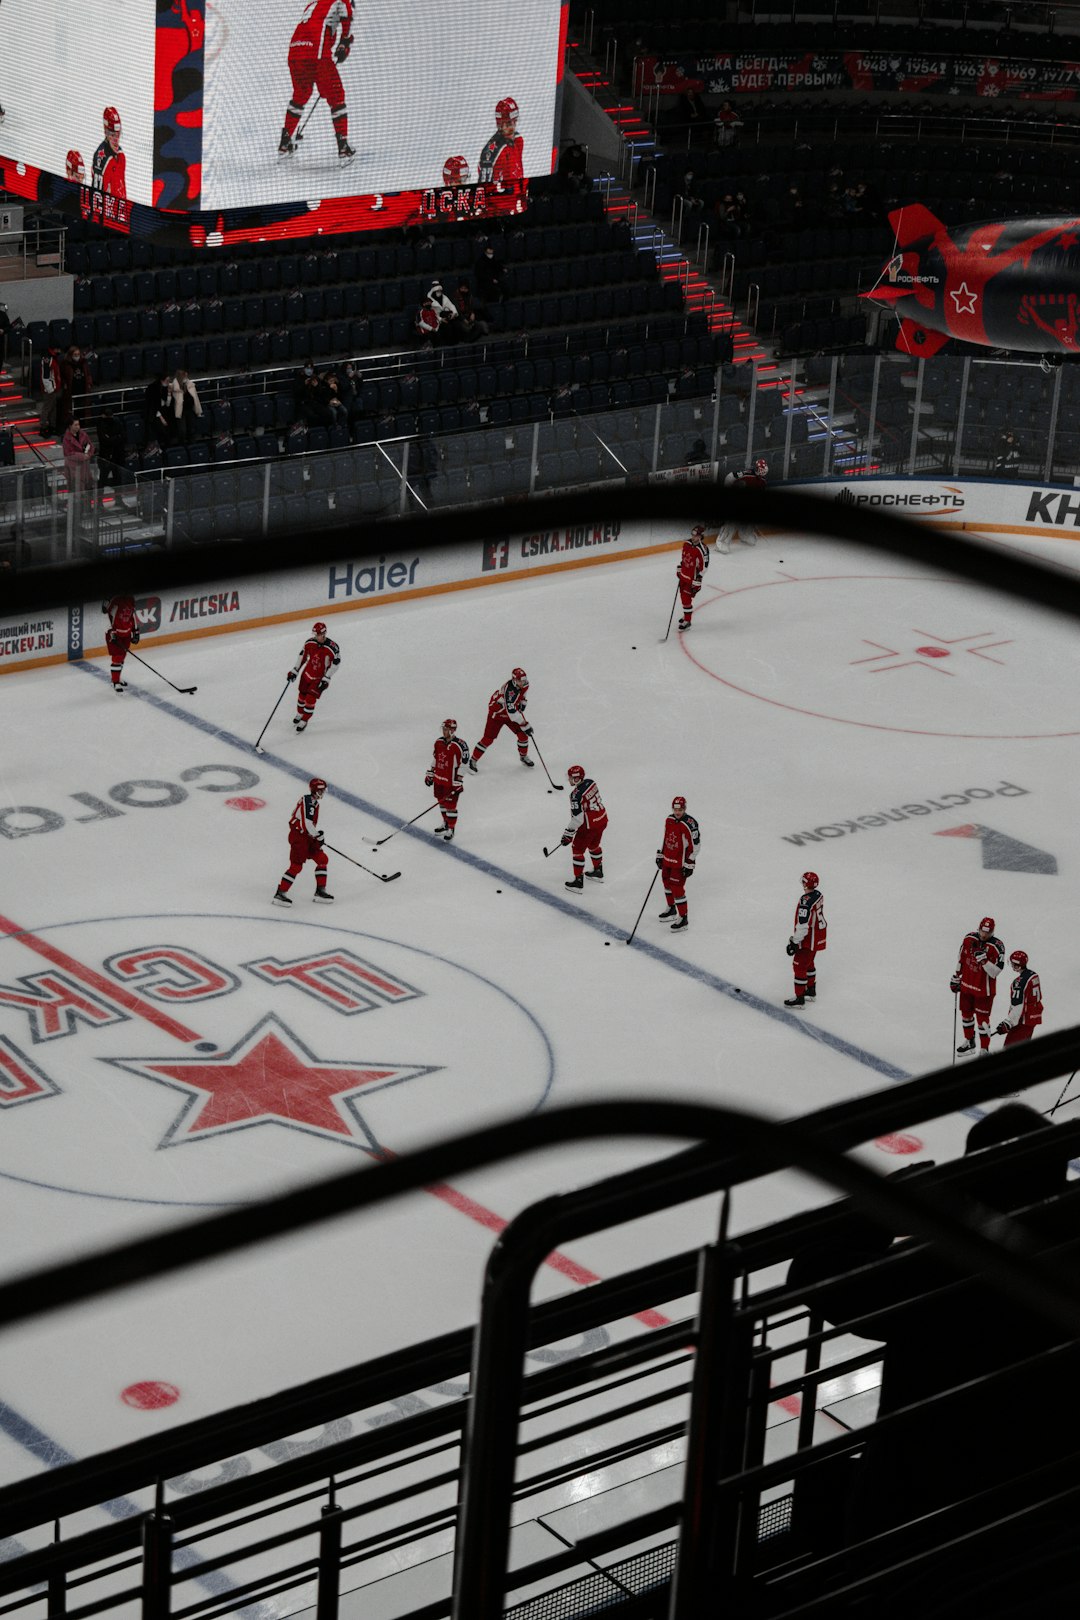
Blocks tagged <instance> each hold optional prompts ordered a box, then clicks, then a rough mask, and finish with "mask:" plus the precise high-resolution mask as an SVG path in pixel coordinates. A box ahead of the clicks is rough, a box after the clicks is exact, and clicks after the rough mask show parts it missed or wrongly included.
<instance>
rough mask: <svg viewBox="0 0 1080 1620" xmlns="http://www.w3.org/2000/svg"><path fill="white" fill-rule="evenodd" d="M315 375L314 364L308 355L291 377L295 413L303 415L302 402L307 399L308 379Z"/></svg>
mask: <svg viewBox="0 0 1080 1620" xmlns="http://www.w3.org/2000/svg"><path fill="white" fill-rule="evenodd" d="M314 375H315V362H314V360H313V359H312V358H311V356H310V354H309V355H308V356H307V358H306V359H305V361H304V363H303V365H301V366H299V367H298V368H297V370H296V372H295V374H294V376H293V404H294V406H295V407H296V410H297V413H298V414H299V415H303V411H304V402H305V400H306V398H307V385H308V378H309V377H314Z"/></svg>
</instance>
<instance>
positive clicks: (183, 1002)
mask: <svg viewBox="0 0 1080 1620" xmlns="http://www.w3.org/2000/svg"><path fill="white" fill-rule="evenodd" d="M38 947H40V948H38ZM43 952H47V953H48V954H47V955H44V954H43ZM50 964H51V969H50V973H49V976H48V980H47V982H45V981H44V980H43V982H42V983H41V984H40V985H38V984H36V983H35V975H40V974H41V972H42V969H44V968H46V967H48V966H49V965H50ZM57 973H59V974H61V975H62V978H54V975H55V974H57ZM20 980H21V981H23V982H22V983H21V984H20ZM16 985H18V986H19V988H18V990H17V991H16V990H15V989H13V988H10V987H13V986H16ZM28 992H29V993H28ZM464 1022H467V1023H468V1024H469V1025H470V1026H472V1025H476V1026H477V1027H482V1028H483V1029H484V1031H485V1040H484V1042H483V1043H482V1046H481V1047H476V1046H472V1045H469V1044H468V1043H464V1044H463V1043H462V1042H460V1041H458V1040H455V1039H452V1038H449V1037H448V1032H450V1031H454V1030H456V1029H460V1028H461V1027H462V1024H463V1023H464ZM0 1037H2V1040H0V1063H2V1064H3V1065H4V1067H3V1068H2V1069H0V1076H2V1077H3V1078H5V1080H6V1082H7V1083H5V1085H4V1087H3V1088H2V1089H0V1120H2V1125H3V1129H2V1131H0V1177H2V1178H4V1179H10V1180H12V1181H15V1182H17V1183H23V1184H29V1185H33V1186H38V1187H43V1188H47V1189H49V1190H52V1191H58V1192H66V1193H71V1194H77V1195H81V1196H83V1197H89V1198H97V1199H102V1200H106V1201H110V1202H112V1201H116V1202H120V1203H149V1204H159V1205H174V1206H179V1207H188V1208H199V1207H214V1206H221V1205H223V1204H234V1203H237V1202H245V1201H249V1200H252V1199H258V1198H260V1197H263V1196H265V1193H266V1189H267V1187H268V1186H271V1185H273V1186H276V1187H283V1186H286V1185H290V1184H297V1183H300V1182H307V1181H312V1180H317V1179H319V1178H321V1177H326V1176H331V1175H333V1174H335V1173H336V1172H338V1171H341V1170H345V1169H348V1168H351V1167H353V1166H357V1165H359V1164H360V1163H362V1162H364V1160H365V1159H366V1160H369V1161H373V1162H374V1161H379V1160H381V1159H383V1158H385V1157H386V1156H387V1155H388V1154H400V1153H403V1152H406V1151H408V1150H409V1149H410V1148H413V1147H416V1146H418V1145H419V1144H421V1143H424V1142H430V1141H432V1140H437V1139H439V1138H440V1137H446V1136H449V1135H451V1134H453V1133H455V1132H459V1131H461V1130H463V1129H465V1128H466V1127H472V1128H475V1127H477V1126H480V1125H482V1124H486V1123H489V1122H492V1121H494V1120H495V1119H499V1118H505V1117H506V1116H507V1115H510V1114H523V1113H529V1112H532V1111H535V1110H536V1109H538V1108H540V1107H542V1106H543V1104H544V1101H545V1100H546V1098H547V1095H548V1092H549V1090H550V1087H551V1084H552V1081H553V1078H554V1056H553V1049H552V1045H551V1042H550V1041H549V1040H548V1037H547V1035H546V1033H545V1031H544V1029H543V1027H542V1025H541V1024H540V1023H539V1021H538V1020H537V1019H536V1017H535V1016H534V1015H533V1014H532V1013H531V1012H530V1011H529V1009H528V1008H527V1007H526V1006H525V1005H524V1004H523V1003H522V1002H521V1001H520V1000H519V999H518V998H517V996H516V995H514V994H513V992H512V991H511V990H510V989H509V988H507V987H505V986H503V985H501V984H497V983H495V982H494V981H493V980H491V979H488V978H485V977H484V976H483V975H482V974H480V973H477V972H474V971H473V970H472V969H470V968H466V967H464V966H462V965H460V964H459V963H456V962H454V961H452V960H450V959H449V958H447V957H444V956H440V955H438V954H436V953H435V952H433V951H427V950H423V949H420V948H419V947H416V946H411V945H405V944H402V943H401V942H399V941H397V940H393V939H386V938H381V937H379V936H377V935H372V934H366V933H360V932H358V931H356V930H354V929H348V928H342V927H341V926H340V924H338V923H336V922H335V924H334V925H333V926H330V925H327V924H322V923H315V922H310V923H309V922H306V921H300V920H299V919H296V920H294V919H293V918H292V917H289V918H288V919H278V918H267V917H245V916H234V915H216V914H207V915H201V914H188V915H181V916H175V915H149V916H121V917H107V918H98V919H95V920H92V921H91V920H87V921H81V922H72V923H60V924H55V925H53V926H52V927H46V928H43V929H39V930H37V931H35V933H34V934H33V935H22V934H20V935H9V936H7V937H4V938H2V939H0ZM88 1144H91V1145H92V1146H91V1151H90V1152H88V1151H87V1146H88Z"/></svg>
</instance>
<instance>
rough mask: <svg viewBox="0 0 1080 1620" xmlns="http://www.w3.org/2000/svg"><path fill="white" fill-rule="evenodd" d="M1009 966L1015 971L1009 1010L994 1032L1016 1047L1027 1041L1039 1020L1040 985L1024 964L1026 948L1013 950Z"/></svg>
mask: <svg viewBox="0 0 1080 1620" xmlns="http://www.w3.org/2000/svg"><path fill="white" fill-rule="evenodd" d="M1009 966H1010V967H1011V968H1012V970H1013V972H1014V973H1015V974H1016V978H1015V979H1014V980H1013V982H1012V988H1011V990H1010V992H1009V1010H1008V1012H1007V1013H1006V1014H1005V1017H1004V1018H1003V1019H1002V1020H1001V1023H1000V1024H998V1026H997V1028H996V1029H995V1031H994V1034H995V1035H1004V1037H1005V1045H1006V1046H1019V1045H1020V1043H1021V1041H1030V1039H1031V1037H1032V1036H1033V1035H1034V1033H1035V1030H1036V1028H1037V1027H1038V1025H1039V1024H1041V1023H1042V1015H1043V1003H1042V986H1041V984H1040V983H1039V975H1038V974H1037V973H1036V972H1035V969H1034V968H1033V967H1029V966H1028V956H1027V951H1013V953H1012V955H1011V956H1010V957H1009Z"/></svg>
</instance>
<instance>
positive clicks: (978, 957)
mask: <svg viewBox="0 0 1080 1620" xmlns="http://www.w3.org/2000/svg"><path fill="white" fill-rule="evenodd" d="M971 954H972V957H973V958H974V960H975V961H976V962H978V964H979V966H980V967H981V966H982V964H983V963H984V962H985V961H986V951H985V949H984V950H981V951H972V953H971Z"/></svg>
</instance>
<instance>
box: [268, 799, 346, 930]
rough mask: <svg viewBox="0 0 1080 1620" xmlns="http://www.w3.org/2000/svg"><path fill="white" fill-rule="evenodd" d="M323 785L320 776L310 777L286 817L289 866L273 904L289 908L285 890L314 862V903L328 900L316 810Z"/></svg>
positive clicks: (324, 862) (323, 853) (331, 897)
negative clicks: (306, 864)
mask: <svg viewBox="0 0 1080 1620" xmlns="http://www.w3.org/2000/svg"><path fill="white" fill-rule="evenodd" d="M325 792H326V783H325V782H324V781H323V779H322V777H321V776H313V777H312V778H311V781H310V782H309V783H308V790H307V792H306V793H305V794H303V795H302V796H301V797H300V798H299V799H298V800H297V803H296V809H295V810H294V811H293V813H292V815H291V816H290V817H289V865H288V867H287V869H286V871H285V875H284V877H283V878H282V879H281V882H280V883H279V884H278V886H277V891H276V893H275V894H274V896H273V899H274V904H275V905H278V906H291V905H292V900H291V899H290V897H289V890H290V889H291V888H292V886H293V884H294V882H295V881H296V879H297V878H298V877H299V876H300V873H301V872H302V871H303V869H304V865H305V863H306V862H307V861H314V862H315V899H316V900H332V899H333V898H334V897H333V895H332V894H331V893H330V892H329V891H328V889H327V887H326V866H327V856H326V851H325V849H324V848H323V834H322V833H321V832H320V831H319V806H320V805H321V803H322V798H323V794H324V793H325Z"/></svg>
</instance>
